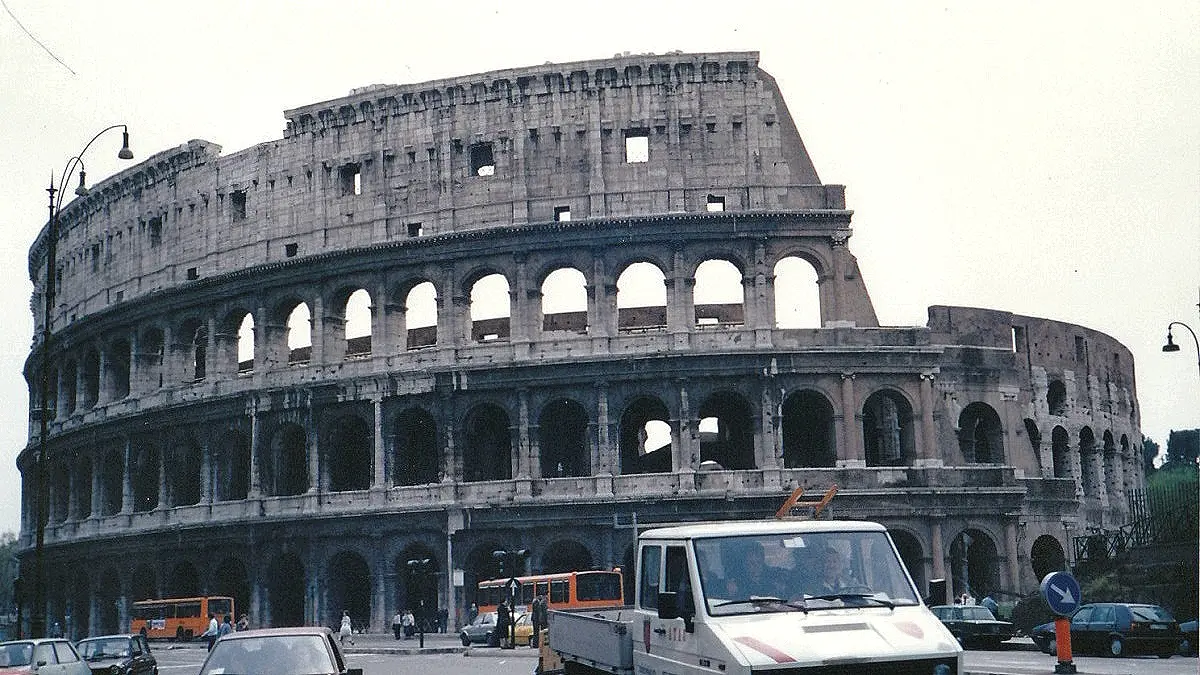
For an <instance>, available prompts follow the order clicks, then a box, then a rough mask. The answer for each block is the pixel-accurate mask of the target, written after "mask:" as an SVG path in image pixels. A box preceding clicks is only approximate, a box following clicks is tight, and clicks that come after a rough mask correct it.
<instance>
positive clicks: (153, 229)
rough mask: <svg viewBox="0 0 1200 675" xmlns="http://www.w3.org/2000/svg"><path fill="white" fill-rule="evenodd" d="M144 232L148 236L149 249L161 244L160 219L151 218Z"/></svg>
mask: <svg viewBox="0 0 1200 675" xmlns="http://www.w3.org/2000/svg"><path fill="white" fill-rule="evenodd" d="M146 231H147V232H148V233H149V234H150V247H151V248H157V247H158V245H159V244H161V243H162V218H151V219H150V221H149V222H147V223H146Z"/></svg>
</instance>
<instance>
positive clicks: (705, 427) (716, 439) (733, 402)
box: [699, 392, 755, 470]
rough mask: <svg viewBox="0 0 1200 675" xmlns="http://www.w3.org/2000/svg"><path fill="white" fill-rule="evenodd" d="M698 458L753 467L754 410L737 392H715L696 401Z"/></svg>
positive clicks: (728, 465)
mask: <svg viewBox="0 0 1200 675" xmlns="http://www.w3.org/2000/svg"><path fill="white" fill-rule="evenodd" d="M699 432H700V461H701V462H706V461H712V462H716V463H717V464H719V465H720V466H721V468H724V469H730V470H738V469H753V468H754V467H755V463H754V413H753V411H752V410H751V409H750V404H749V403H747V402H746V399H745V398H743V397H742V396H741V395H740V394H736V393H732V392H717V393H715V394H713V395H712V396H709V397H708V398H707V399H705V400H704V403H702V404H701V405H700V423H699Z"/></svg>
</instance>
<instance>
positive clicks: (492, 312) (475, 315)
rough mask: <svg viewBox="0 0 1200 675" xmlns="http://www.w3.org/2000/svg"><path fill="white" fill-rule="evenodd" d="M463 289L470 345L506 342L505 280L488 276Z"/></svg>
mask: <svg viewBox="0 0 1200 675" xmlns="http://www.w3.org/2000/svg"><path fill="white" fill-rule="evenodd" d="M467 287H468V288H469V289H470V298H471V308H470V317H471V341H472V342H491V341H493V340H507V339H508V338H509V336H510V335H511V330H512V326H511V324H510V317H511V316H512V302H511V296H510V292H511V291H510V287H509V283H508V277H506V276H504V275H503V274H501V273H499V272H491V273H489V274H483V275H482V276H479V277H478V278H476V279H475V280H474V281H471V282H469V283H468V284H467Z"/></svg>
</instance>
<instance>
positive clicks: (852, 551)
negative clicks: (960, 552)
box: [695, 532, 919, 616]
mask: <svg viewBox="0 0 1200 675" xmlns="http://www.w3.org/2000/svg"><path fill="white" fill-rule="evenodd" d="M695 552H696V561H697V565H698V568H699V572H700V585H701V587H702V589H703V592H704V601H705V603H706V605H707V608H708V613H709V614H710V615H714V616H715V615H724V614H745V613H750V612H764V611H781V612H787V611H812V610H818V609H830V608H834V607H845V606H877V607H895V606H896V605H916V604H919V600H918V599H917V594H916V591H915V590H914V589H913V587H912V583H911V582H910V581H909V579H908V576H907V575H906V574H905V571H904V567H903V565H902V563H901V562H900V559H899V558H898V557H897V556H896V551H895V549H894V548H893V547H892V543H891V540H890V539H888V537H887V534H886V533H884V532H811V533H807V534H795V533H781V534H769V535H753V536H737V537H712V538H705V539H697V540H696V542H695Z"/></svg>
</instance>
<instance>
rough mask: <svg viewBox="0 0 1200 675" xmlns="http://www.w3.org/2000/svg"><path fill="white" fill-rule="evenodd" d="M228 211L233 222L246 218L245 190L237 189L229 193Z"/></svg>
mask: <svg viewBox="0 0 1200 675" xmlns="http://www.w3.org/2000/svg"><path fill="white" fill-rule="evenodd" d="M229 212H230V213H231V214H233V220H234V222H238V221H241V220H245V219H246V191H245V190H237V191H235V192H232V193H230V194H229Z"/></svg>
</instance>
